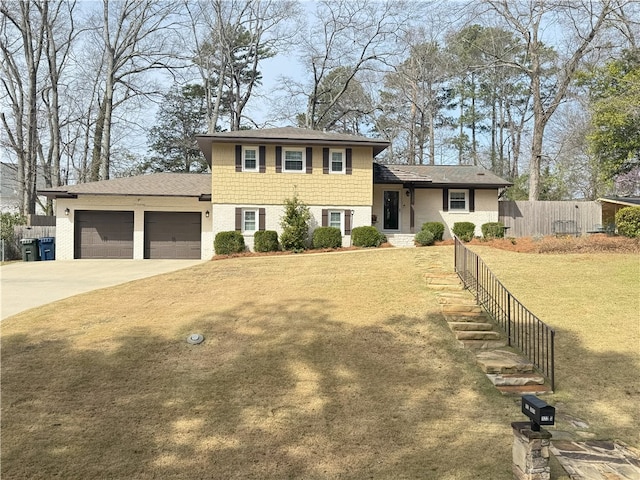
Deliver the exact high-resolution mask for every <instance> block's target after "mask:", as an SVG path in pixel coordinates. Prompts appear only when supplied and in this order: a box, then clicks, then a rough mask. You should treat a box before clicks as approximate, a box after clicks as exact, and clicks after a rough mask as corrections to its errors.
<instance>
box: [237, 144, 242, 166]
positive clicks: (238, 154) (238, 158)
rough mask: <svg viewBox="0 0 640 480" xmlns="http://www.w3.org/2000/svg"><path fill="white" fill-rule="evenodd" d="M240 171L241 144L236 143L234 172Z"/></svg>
mask: <svg viewBox="0 0 640 480" xmlns="http://www.w3.org/2000/svg"><path fill="white" fill-rule="evenodd" d="M241 171H242V145H236V172H241Z"/></svg>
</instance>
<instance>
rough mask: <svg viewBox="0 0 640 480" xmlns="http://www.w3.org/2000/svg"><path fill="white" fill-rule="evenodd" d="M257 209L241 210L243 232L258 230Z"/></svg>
mask: <svg viewBox="0 0 640 480" xmlns="http://www.w3.org/2000/svg"><path fill="white" fill-rule="evenodd" d="M257 225H258V211H257V210H243V211H242V230H243V231H245V232H255V231H256V230H258V226H257Z"/></svg>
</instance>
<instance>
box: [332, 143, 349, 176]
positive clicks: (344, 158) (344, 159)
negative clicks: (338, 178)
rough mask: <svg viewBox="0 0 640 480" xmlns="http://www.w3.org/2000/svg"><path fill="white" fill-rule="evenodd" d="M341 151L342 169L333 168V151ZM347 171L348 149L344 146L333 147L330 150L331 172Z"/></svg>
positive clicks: (341, 172)
mask: <svg viewBox="0 0 640 480" xmlns="http://www.w3.org/2000/svg"><path fill="white" fill-rule="evenodd" d="M334 152H339V153H341V154H342V170H334V169H333V153H334ZM346 172H347V151H346V150H345V149H342V148H331V149H330V150H329V173H335V174H342V175H344V174H345V173H346Z"/></svg>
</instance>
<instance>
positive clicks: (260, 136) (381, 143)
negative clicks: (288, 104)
mask: <svg viewBox="0 0 640 480" xmlns="http://www.w3.org/2000/svg"><path fill="white" fill-rule="evenodd" d="M196 139H197V140H198V145H199V146H200V150H202V153H203V154H204V156H205V158H206V159H207V162H209V165H211V144H212V143H214V142H215V143H243V144H245V145H251V144H261V145H276V144H277V145H308V146H312V145H323V146H329V147H330V146H340V147H357V146H361V147H372V148H373V156H374V157H375V156H376V155H378V154H379V153H380V152H382V151H383V150H384V149H385V148H387V147H388V146H389V142H388V141H386V140H380V139H376V138H368V137H363V136H360V135H348V134H344V133H334V132H322V131H320V130H310V129H307V128H297V127H279V128H261V129H255V130H235V131H232V132H216V133H210V134H206V135H196Z"/></svg>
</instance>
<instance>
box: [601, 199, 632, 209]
mask: <svg viewBox="0 0 640 480" xmlns="http://www.w3.org/2000/svg"><path fill="white" fill-rule="evenodd" d="M598 201H599V202H606V203H615V204H617V205H628V206H630V207H638V206H640V197H602V198H599V199H598Z"/></svg>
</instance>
